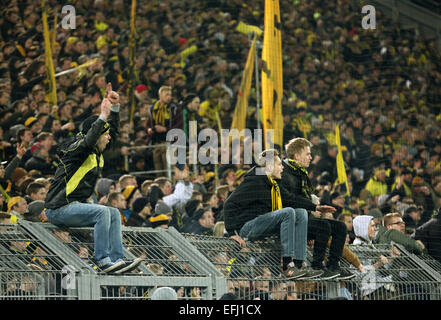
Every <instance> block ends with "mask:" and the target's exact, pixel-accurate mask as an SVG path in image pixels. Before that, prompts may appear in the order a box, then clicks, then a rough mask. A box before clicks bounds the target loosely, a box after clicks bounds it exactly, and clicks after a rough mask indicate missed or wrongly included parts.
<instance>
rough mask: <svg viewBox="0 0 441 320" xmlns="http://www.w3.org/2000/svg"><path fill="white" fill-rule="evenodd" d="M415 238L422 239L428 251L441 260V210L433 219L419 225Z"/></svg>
mask: <svg viewBox="0 0 441 320" xmlns="http://www.w3.org/2000/svg"><path fill="white" fill-rule="evenodd" d="M413 238H414V239H415V240H421V242H422V243H424V246H425V247H426V249H427V253H428V254H430V255H431V256H432V257H433V258H435V259H436V260H438V261H439V262H441V210H439V211H438V213H437V214H436V215H435V216H434V217H433V218H432V219H430V220H429V221H427V222H426V223H425V224H423V225H422V226H420V227H418V228H417V229H416V231H415V235H414V236H413Z"/></svg>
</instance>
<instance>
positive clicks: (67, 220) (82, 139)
mask: <svg viewBox="0 0 441 320" xmlns="http://www.w3.org/2000/svg"><path fill="white" fill-rule="evenodd" d="M118 133H119V95H118V94H117V93H116V92H114V91H112V86H111V85H110V83H109V85H108V86H107V92H106V97H105V98H104V99H103V101H102V103H101V113H100V115H99V117H97V116H92V117H89V118H88V119H86V120H85V121H84V123H83V128H82V132H81V133H80V134H78V135H77V136H76V137H75V139H74V140H73V141H71V142H69V143H66V145H65V146H63V147H62V148H61V149H60V153H59V156H60V162H59V164H58V168H57V170H56V172H55V176H54V180H53V182H52V183H51V185H50V187H49V191H48V193H47V197H46V202H45V207H46V216H47V218H48V220H49V221H50V222H51V223H52V224H55V225H60V226H66V227H85V226H94V228H95V230H94V241H95V259H96V262H97V264H98V267H99V268H100V269H101V271H103V272H106V273H109V272H115V273H122V272H126V271H130V270H133V269H134V268H136V267H137V265H139V263H140V262H141V260H140V259H135V260H134V261H124V260H123V258H124V252H123V245H122V232H121V216H120V213H119V211H118V209H116V208H111V207H107V206H103V205H99V204H93V203H87V199H88V198H89V197H90V196H91V195H92V193H93V192H94V187H95V184H96V181H97V179H98V176H99V174H100V172H101V170H102V168H103V166H104V159H103V155H102V153H103V151H104V150H105V148H106V146H107V144H108V143H109V141H110V139H111V137H112V139H115V138H116V136H117V134H118Z"/></svg>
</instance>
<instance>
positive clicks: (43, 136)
mask: <svg viewBox="0 0 441 320" xmlns="http://www.w3.org/2000/svg"><path fill="white" fill-rule="evenodd" d="M53 136H54V135H53V134H52V133H50V132H46V131H43V132H40V133H39V134H38V135H37V138H36V139H37V141H40V142H41V141H44V140H46V139H47V138H48V137H53Z"/></svg>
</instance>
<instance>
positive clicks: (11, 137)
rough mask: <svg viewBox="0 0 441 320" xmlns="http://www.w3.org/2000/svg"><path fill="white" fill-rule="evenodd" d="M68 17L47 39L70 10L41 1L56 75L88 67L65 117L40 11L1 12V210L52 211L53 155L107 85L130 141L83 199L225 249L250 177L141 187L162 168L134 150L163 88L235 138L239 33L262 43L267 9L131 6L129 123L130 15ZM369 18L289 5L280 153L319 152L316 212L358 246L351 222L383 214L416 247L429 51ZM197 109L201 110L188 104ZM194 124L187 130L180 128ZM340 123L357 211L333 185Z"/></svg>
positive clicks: (428, 212) (435, 133)
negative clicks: (289, 148) (47, 204)
mask: <svg viewBox="0 0 441 320" xmlns="http://www.w3.org/2000/svg"><path fill="white" fill-rule="evenodd" d="M72 5H73V6H74V8H75V17H76V21H75V22H76V26H75V29H63V28H62V27H61V25H58V27H57V28H54V26H53V24H52V22H53V18H54V15H57V16H58V21H61V20H62V18H63V15H62V13H61V12H62V5H60V4H58V3H57V2H56V1H46V6H47V8H48V17H49V25H50V28H51V29H52V30H53V31H52V32H53V35H54V42H53V62H54V66H55V72H56V73H59V72H61V71H66V70H69V69H72V68H75V67H77V66H79V65H81V64H83V63H85V62H87V61H90V60H93V59H95V63H93V64H91V65H90V66H88V67H86V68H81V69H78V70H76V71H74V72H70V73H67V74H65V75H61V76H58V77H57V78H56V86H57V105H51V104H50V103H49V102H48V101H47V100H46V97H45V93H46V89H47V86H46V84H45V79H46V68H45V52H44V40H43V31H42V30H43V26H42V19H41V3H40V1H39V0H27V1H17V0H15V1H10V2H8V3H4V4H2V5H1V6H2V8H1V10H2V15H1V18H0V44H1V46H0V48H1V50H0V110H1V111H0V149H1V152H0V158H1V160H2V161H3V162H2V166H1V167H0V183H1V186H2V188H3V190H2V198H1V201H2V204H1V205H2V208H3V211H5V212H7V213H8V214H11V221H15V219H20V218H25V219H29V220H34V221H44V220H45V218H44V211H43V207H42V206H41V205H39V206H37V205H35V203H40V204H41V202H43V201H44V195H43V196H41V192H43V193H44V192H45V191H46V192H47V190H48V186H49V184H50V182H51V179H52V177H53V174H54V172H55V168H56V166H57V165H58V161H57V155H56V153H57V147H58V146H59V145H60V144H61V143H63V142H64V141H65V140H66V139H69V137H70V136H72V135H75V134H77V133H78V132H80V131H81V124H82V122H83V121H84V119H86V118H87V117H88V116H90V115H92V114H99V105H100V102H101V100H102V98H103V95H104V94H105V90H106V85H107V83H108V82H111V83H112V87H113V90H115V91H118V92H119V94H120V97H121V111H120V114H121V119H122V121H121V135H120V137H119V138H118V140H117V141H113V142H112V146H111V148H109V149H108V150H106V151H105V153H104V158H105V165H104V169H103V173H102V178H101V179H100V180H99V181H98V183H97V186H96V193H95V195H94V196H93V197H92V198H91V199H90V201H92V202H97V203H102V204H107V205H111V206H114V207H117V208H119V209H120V211H121V215H122V221H123V224H125V225H128V226H152V227H161V226H173V227H175V228H177V229H178V230H179V231H182V232H191V233H197V234H207V235H211V234H213V233H214V234H216V235H219V236H222V235H223V234H224V229H223V228H222V221H223V216H222V205H223V202H224V201H225V199H226V198H227V197H228V195H229V193H231V192H232V191H233V190H234V189H235V186H237V184H239V183H240V181H241V179H242V177H243V174H244V173H245V172H246V171H247V170H248V169H249V168H250V166H249V165H244V164H234V165H219V167H215V166H214V165H200V164H198V165H197V166H196V167H192V166H190V167H187V168H185V169H184V170H180V168H174V169H173V173H174V174H173V178H172V179H171V180H170V179H168V178H167V177H166V173H164V174H159V175H158V174H154V175H150V176H149V175H137V174H134V173H133V172H142V171H149V170H154V169H155V168H156V166H155V163H157V162H158V160H157V158H156V157H155V154H154V151H152V150H151V149H144V148H134V147H142V146H146V145H152V144H154V143H156V141H155V134H157V133H158V131H157V130H155V124H156V122H157V119H156V116H154V115H156V114H155V113H154V112H155V108H154V106H155V105H156V103H157V102H160V100H161V97H160V94H159V91H160V88H161V87H166V88H171V99H170V101H168V102H167V103H170V104H173V105H174V106H175V107H176V109H177V110H178V112H177V113H176V116H177V117H183V115H184V114H185V115H186V116H185V117H184V120H197V121H198V129H201V128H205V127H212V128H215V129H216V128H217V129H219V128H229V127H230V125H231V121H232V117H233V111H234V107H235V103H236V100H237V99H236V98H237V94H238V89H239V86H240V81H241V77H242V70H243V67H244V65H245V61H246V57H247V54H248V50H249V46H250V41H249V37H248V36H247V35H245V34H243V33H240V32H238V31H237V30H236V26H237V25H238V23H239V22H243V23H246V24H249V25H254V26H258V27H260V28H261V29H262V30H263V21H264V19H263V18H264V2H263V1H253V2H252V3H245V2H243V1H239V0H231V1H191V0H184V1H183V0H179V1H178V0H163V1H156V2H153V1H137V10H136V62H135V74H134V82H135V96H136V106H135V113H134V115H133V119H131V105H130V103H129V91H128V84H129V77H130V73H129V50H130V49H129V45H128V41H129V34H130V26H129V25H130V14H129V13H130V3H129V2H127V1H122V0H115V1H105V0H96V1H86V0H78V1H73V4H72ZM361 19H362V14H361V5H360V4H359V3H358V1H349V0H340V1H327V2H323V1H318V0H313V1H303V0H296V1H286V2H285V1H284V3H283V10H281V20H282V48H283V67H284V69H283V82H284V98H283V118H284V143H286V142H288V141H289V140H290V139H292V138H294V137H304V138H307V139H308V140H310V141H311V142H312V143H313V144H314V147H313V148H312V155H313V161H312V164H311V166H310V168H309V170H308V171H309V176H310V178H311V181H313V184H314V186H315V188H316V194H317V195H318V196H319V197H320V199H321V202H322V203H325V204H330V205H333V206H335V207H336V208H337V212H336V214H335V215H334V217H333V218H335V219H341V220H342V221H345V222H347V226H348V230H349V235H350V237H349V240H348V242H349V243H350V242H351V241H352V240H353V239H354V237H355V236H354V234H353V230H352V229H351V220H352V219H353V218H355V217H356V216H358V215H366V214H369V213H371V214H373V212H374V211H375V212H376V214H377V218H380V220H381V218H382V216H383V215H385V214H387V213H391V212H398V213H400V215H401V217H402V218H403V220H404V222H405V227H406V228H405V233H406V234H407V235H412V234H413V233H414V232H415V230H416V229H417V228H418V227H420V226H422V225H423V224H424V223H425V222H427V221H429V220H430V219H431V218H433V217H434V214H435V213H436V211H437V210H438V209H439V208H440V206H441V166H440V164H441V66H440V64H441V59H440V53H439V51H438V49H437V46H436V42H435V41H433V40H425V39H424V38H423V37H422V36H419V35H418V34H417V33H416V32H415V31H414V30H403V29H402V28H400V26H399V24H397V23H394V22H393V21H392V19H391V18H389V17H385V16H384V15H383V14H382V13H381V11H380V10H377V11H376V29H375V30H364V29H363V28H362V26H361ZM260 40H263V39H260ZM259 54H260V53H259ZM259 63H260V64H261V61H259ZM257 97H258V94H257V92H256V89H255V88H254V89H252V92H251V94H250V99H249V102H250V107H249V110H248V115H247V128H250V129H254V128H257V127H258V125H257V118H258V117H257V113H256V112H257V111H256V104H257V101H256V99H257ZM190 98H191V99H190ZM195 98H198V100H199V101H200V102H201V103H200V105H198V104H197V105H196V107H190V106H189V102H192V101H193V100H194V99H195ZM192 108H193V109H192ZM216 114H217V115H218V116H219V117H216ZM187 122H188V121H182V122H181V123H180V124H179V123H178V124H179V125H180V126H181V128H183V129H184V128H185V126H187ZM337 124H338V125H339V128H340V132H341V144H342V148H343V157H344V161H345V168H346V172H347V176H348V180H349V192H350V199H347V198H346V199H345V196H344V195H345V193H346V190H345V189H342V186H341V185H339V184H338V183H336V180H337V165H336V155H337V147H336V139H335V127H336V125H337ZM187 132H188V131H187ZM154 160H155V161H154ZM195 168H196V170H195ZM156 169H157V168H156ZM129 173H132V174H129ZM41 190H43V191H41ZM36 201H37V202H36ZM31 204H32V206H31ZM28 205H29V207H28ZM374 209H379V210H374ZM42 212H43V214H42ZM426 241H432V240H430V239H429V240H426ZM436 241H441V240H440V239H437V240H436ZM427 244H428V243H425V245H426V246H427Z"/></svg>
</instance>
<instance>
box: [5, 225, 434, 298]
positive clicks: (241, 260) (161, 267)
mask: <svg viewBox="0 0 441 320" xmlns="http://www.w3.org/2000/svg"><path fill="white" fill-rule="evenodd" d="M123 242H124V250H125V257H126V258H129V259H130V258H135V257H140V258H142V259H143V263H142V264H141V265H140V266H139V268H138V269H137V270H134V271H133V272H131V273H129V274H124V275H115V274H114V275H103V274H101V273H100V272H99V271H98V270H97V269H96V267H95V261H94V259H93V243H94V241H93V229H92V228H69V229H60V228H58V227H55V226H53V225H51V224H43V223H33V222H27V221H19V223H17V224H14V225H0V299H1V300H4V299H14V300H16V299H38V300H43V299H45V300H49V299H63V300H100V299H101V300H107V299H118V300H122V299H131V300H132V299H149V296H150V294H151V292H152V290H154V289H156V288H157V287H160V286H169V287H173V288H174V289H175V290H176V291H177V293H178V297H179V298H178V299H181V300H196V299H203V300H211V299H218V298H220V297H221V296H222V295H223V294H224V293H226V292H232V293H235V294H236V295H237V296H238V297H239V298H240V299H254V298H257V297H258V298H260V299H275V300H330V299H342V298H343V299H348V300H441V289H440V288H441V273H440V272H441V264H440V263H439V262H438V261H436V260H434V259H433V258H431V257H430V256H428V255H422V256H416V255H414V254H411V253H409V252H407V251H406V250H405V249H404V248H402V247H401V246H399V245H396V244H392V245H371V246H348V248H349V249H350V250H351V251H352V252H353V253H354V254H356V255H357V256H358V257H359V259H360V261H361V262H362V264H363V265H364V268H365V272H363V273H361V272H359V271H358V270H357V269H356V268H355V267H354V266H353V265H351V264H350V263H349V262H348V261H346V260H342V261H341V263H340V264H341V267H342V269H344V270H347V271H350V272H352V273H353V274H355V277H354V278H353V279H350V280H339V279H336V280H329V281H323V280H320V279H319V280H316V279H310V280H294V281H286V280H282V279H281V278H280V277H279V273H280V270H279V268H280V243H279V240H278V239H277V238H270V239H266V240H265V241H260V242H248V243H247V247H246V248H242V247H240V246H239V245H238V244H237V243H236V242H235V241H234V240H231V239H228V238H217V237H208V236H198V235H191V234H181V233H179V232H177V231H176V230H175V229H173V228H170V229H168V230H165V229H151V228H129V227H123ZM311 258H312V250H311V248H308V261H307V264H309V263H310V261H311ZM378 261H381V263H378Z"/></svg>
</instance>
